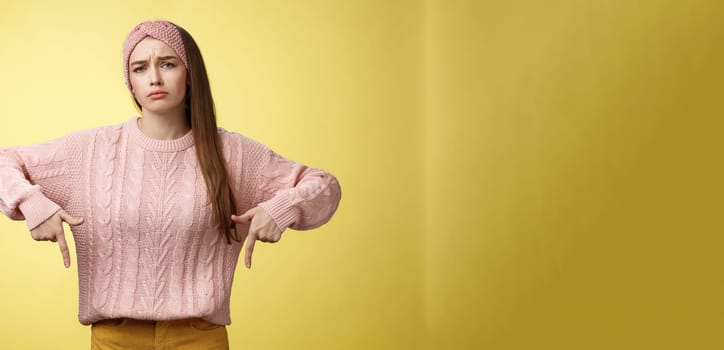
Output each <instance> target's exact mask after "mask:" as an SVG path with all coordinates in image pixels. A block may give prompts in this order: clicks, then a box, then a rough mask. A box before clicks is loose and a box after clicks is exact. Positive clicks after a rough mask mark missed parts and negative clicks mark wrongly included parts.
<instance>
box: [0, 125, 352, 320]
mask: <svg viewBox="0 0 724 350" xmlns="http://www.w3.org/2000/svg"><path fill="white" fill-rule="evenodd" d="M219 136H220V142H221V146H222V147H221V148H222V152H223V155H224V159H225V160H226V162H227V167H228V171H229V175H230V184H231V186H232V188H233V190H234V196H235V198H236V206H237V213H238V214H242V213H244V212H246V211H247V210H249V209H251V208H252V207H255V206H260V207H262V208H264V209H265V210H266V211H267V212H268V213H269V215H270V216H271V217H272V219H273V220H274V221H275V222H276V223H277V225H278V226H279V227H280V228H281V229H282V230H284V229H286V228H287V227H290V228H293V229H298V230H306V229H311V228H315V227H318V226H320V225H322V224H324V223H326V222H327V221H328V220H329V219H330V218H331V217H332V215H333V214H334V212H335V211H336V210H337V206H338V204H339V201H340V198H341V190H340V187H339V183H338V182H337V179H336V178H335V177H334V176H333V175H331V174H330V173H328V172H326V171H324V170H321V169H315V168H310V167H307V166H305V165H302V164H299V163H295V162H293V161H291V160H289V159H286V158H283V157H282V156H280V155H278V154H276V153H275V152H273V151H271V150H270V149H269V148H267V147H266V146H264V145H262V144H261V143H258V142H256V141H254V140H251V139H249V138H247V137H245V136H243V135H240V134H238V133H233V132H228V131H226V130H224V129H222V128H219ZM61 207H62V208H63V209H65V210H66V211H67V212H68V213H69V214H70V215H73V216H76V217H83V218H85V222H84V223H83V224H82V225H79V226H74V227H71V230H72V232H73V238H74V240H75V243H76V254H77V259H76V261H77V266H78V283H79V311H78V318H79V321H80V322H81V323H82V324H85V325H88V324H91V323H93V322H95V321H98V320H101V319H106V318H115V317H132V318H138V319H155V320H170V319H179V318H187V317H201V318H204V319H206V320H208V321H210V322H213V323H216V324H224V325H228V324H230V323H231V318H230V315H229V302H230V295H231V284H232V281H233V279H234V271H235V270H236V264H237V262H238V259H239V255H240V251H241V248H242V247H241V244H240V243H238V242H233V243H232V244H231V245H228V244H226V239H225V238H224V236H223V231H222V230H221V228H220V226H219V225H218V224H217V223H216V222H214V220H213V212H212V207H211V205H210V204H209V203H207V195H206V185H205V182H204V178H203V176H202V175H201V172H200V170H199V168H198V163H197V159H196V149H195V147H194V145H193V136H192V134H191V132H189V133H187V134H186V135H184V136H183V137H181V138H178V139H175V140H156V139H151V138H149V137H147V136H146V135H145V134H143V133H142V132H141V131H140V130H139V129H138V125H137V118H136V117H133V118H131V119H129V120H128V121H127V122H125V123H123V124H120V125H115V126H107V127H101V128H96V129H90V130H84V131H79V132H75V133H71V134H69V135H67V136H65V137H62V138H59V139H56V140H53V141H50V142H46V143H41V144H35V145H28V146H19V147H11V148H3V149H0V210H2V212H3V213H4V214H5V215H7V216H8V217H10V218H11V219H14V220H26V221H27V224H28V229H32V228H34V227H36V226H37V225H39V224H41V223H42V222H44V221H45V220H46V219H47V218H48V217H50V216H52V215H53V213H55V212H56V211H57V210H58V209H60V208H61ZM236 229H237V230H240V232H239V233H240V234H246V232H247V231H248V229H249V225H248V224H244V225H238V226H237V228H236Z"/></svg>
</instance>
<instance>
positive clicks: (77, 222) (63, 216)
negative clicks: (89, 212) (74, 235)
mask: <svg viewBox="0 0 724 350" xmlns="http://www.w3.org/2000/svg"><path fill="white" fill-rule="evenodd" d="M60 218H61V219H63V221H65V222H67V223H68V225H71V226H77V225H80V224H82V223H83V218H76V217H72V216H70V215H68V213H66V212H65V210H61V211H60Z"/></svg>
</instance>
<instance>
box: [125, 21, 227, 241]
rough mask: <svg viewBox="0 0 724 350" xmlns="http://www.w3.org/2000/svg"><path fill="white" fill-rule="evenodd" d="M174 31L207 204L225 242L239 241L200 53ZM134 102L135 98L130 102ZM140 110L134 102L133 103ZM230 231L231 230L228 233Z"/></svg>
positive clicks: (186, 36) (189, 39)
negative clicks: (182, 50) (180, 42)
mask: <svg viewBox="0 0 724 350" xmlns="http://www.w3.org/2000/svg"><path fill="white" fill-rule="evenodd" d="M171 24H173V25H174V26H176V28H177V29H178V31H179V33H180V34H181V39H182V40H183V43H184V48H185V49H186V60H187V63H188V71H187V79H188V81H189V86H188V89H187V92H186V100H185V104H186V122H187V123H188V124H189V125H190V126H191V132H192V134H193V136H194V144H195V146H196V158H197V159H198V162H199V167H201V174H202V175H203V176H204V181H205V182H206V190H207V194H208V197H209V201H210V202H211V205H212V208H213V212H214V216H215V219H216V220H217V222H218V223H219V225H220V226H221V227H223V228H224V235H225V236H226V242H227V243H228V244H231V240H232V239H233V240H234V241H237V242H241V238H240V237H239V236H238V233H237V231H236V230H235V229H234V228H235V225H234V222H233V221H231V214H233V213H235V212H236V204H235V200H234V193H233V192H232V190H231V186H230V185H229V173H228V172H227V170H226V163H225V161H224V157H223V154H222V151H221V145H220V141H219V134H218V129H217V126H216V112H215V110H214V99H213V98H212V97H211V87H210V86H209V78H208V75H206V66H205V65H204V59H203V57H201V50H199V47H198V46H197V45H196V41H195V40H194V38H193V37H191V34H189V33H188V32H187V31H186V30H185V29H183V28H182V27H181V26H179V25H177V24H174V23H171ZM134 100H135V99H134ZM135 102H136V105H137V106H138V108H139V109H140V108H141V106H140V104H139V103H138V101H135ZM232 230H233V231H234V232H233V234H232Z"/></svg>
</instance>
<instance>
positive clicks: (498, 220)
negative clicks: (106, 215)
mask: <svg viewBox="0 0 724 350" xmlns="http://www.w3.org/2000/svg"><path fill="white" fill-rule="evenodd" d="M723 15H724V5H720V4H719V2H714V1H687V2H683V1H653V0H651V1H637V2H632V1H623V0H621V1H585V2H584V1H572V0H566V1H563V0H561V1H546V2H541V1H523V0H520V1H461V0H449V1H442V0H427V1H424V0H419V1H413V0H400V1H379V0H372V1H321V0H318V1H281V0H279V1H264V2H252V1H241V2H237V3H236V4H234V5H229V4H226V3H225V2H221V1H204V2H202V3H199V2H197V1H175V2H167V3H158V2H141V1H131V2H128V4H98V3H97V2H91V1H69V2H65V3H63V4H57V3H56V2H51V1H47V2H40V1H36V2H24V1H4V2H2V3H0V39H1V40H0V42H2V45H0V77H2V84H0V102H1V103H2V117H1V118H2V119H0V120H1V121H2V124H1V125H2V127H0V146H2V147H7V146H13V145H19V144H27V143H35V142H41V141H44V140H48V139H50V138H54V137H58V136H60V135H63V134H65V133H67V132H70V131H73V130H79V129H86V128H91V127H97V126H101V125H108V124H116V123H121V122H123V121H125V120H126V119H127V118H130V117H131V116H132V115H134V114H136V111H135V110H134V109H133V105H132V103H131V100H130V98H129V97H128V92H127V91H126V89H125V86H124V85H123V78H122V71H121V45H122V41H123V39H124V37H125V35H126V34H127V32H128V31H129V30H130V29H131V28H132V27H133V25H135V24H136V23H138V22H140V21H141V20H145V19H155V18H165V19H169V20H171V21H174V22H176V23H178V24H180V25H181V26H183V27H184V28H186V29H187V30H188V31H189V32H190V33H191V34H192V35H193V36H194V37H195V39H196V40H197V42H198V43H199V46H200V47H201V50H202V52H203V54H204V58H205V60H206V64H207V69H208V71H209V74H210V79H211V82H212V89H213V92H214V97H215V101H216V106H217V112H218V116H219V121H220V124H221V125H222V126H224V127H225V128H227V129H229V130H234V131H238V132H241V133H243V134H245V135H247V136H249V137H252V138H254V139H257V140H259V141H261V142H263V143H265V144H267V145H268V146H270V147H272V148H273V149H275V150H276V151H278V152H279V153H281V154H283V155H285V156H287V157H289V158H292V159H294V160H297V161H299V162H302V163H305V164H309V165H313V166H316V167H320V168H324V169H327V170H329V171H331V172H332V173H334V174H335V175H336V176H337V177H338V178H339V180H340V183H341V184H342V190H343V196H342V203H341V205H340V207H339V211H338V213H337V215H336V216H335V217H334V218H333V219H332V221H330V223H329V224H327V225H325V226H323V227H322V228H319V229H317V230H314V231H309V232H297V231H291V230H290V231H287V232H286V233H285V235H284V236H283V239H282V240H281V241H280V242H279V243H276V244H273V245H271V244H269V245H267V244H259V245H257V248H256V252H255V259H254V266H253V268H252V270H250V271H247V270H245V269H243V268H239V269H238V270H237V275H236V279H235V285H234V288H233V296H232V305H231V306H232V311H231V312H232V321H233V323H232V325H231V326H230V327H229V328H228V330H229V335H230V341H231V345H232V348H252V349H401V348H406V349H418V348H421V349H443V348H444V349H474V348H475V349H477V348H487V349H612V348H616V349H642V348H652V349H654V348H655V349H665V348H669V349H685V348H686V349H694V348H695V349H713V348H719V347H722V346H723V345H724V341H722V340H721V337H719V336H718V334H717V332H718V331H719V330H720V329H721V326H722V325H724V303H722V301H721V296H722V295H724V278H723V277H722V272H721V266H722V262H724V261H723V260H724V259H722V258H721V257H720V256H721V254H720V253H719V251H720V250H721V247H722V243H724V239H722V238H721V233H722V232H724V230H722V228H723V227H722V226H723V225H722V223H721V219H719V218H718V217H717V214H719V213H720V212H721V211H722V209H724V205H722V199H721V198H723V197H724V196H723V195H724V191H723V188H722V185H721V184H720V180H721V179H722V175H724V174H723V173H724V171H723V170H724V167H723V166H722V163H721V155H722V149H724V147H723V146H724V142H723V141H721V140H720V138H721V134H722V131H723V130H724V128H722V126H724V123H723V122H722V120H721V114H722V111H723V110H724V108H723V107H722V105H721V102H720V101H719V100H722V98H721V95H722V92H724V90H723V89H722V84H721V82H722V81H724V80H723V79H722V78H723V75H724V74H723V73H724V69H722V64H721V62H723V60H722V58H724V57H723V56H724V51H723V50H722V45H721V43H722V39H724V30H722V29H721V22H722V19H724V16H723ZM67 237H68V238H70V233H69V231H67ZM71 248H72V249H71V251H72V253H73V254H74V253H75V250H74V249H73V247H71ZM75 263H76V262H75V259H74V255H73V265H72V268H71V269H70V270H64V269H63V267H62V259H61V256H60V253H59V251H58V248H57V244H53V243H49V242H35V241H33V240H32V239H31V238H30V237H29V233H28V232H27V230H26V227H25V224H24V222H13V221H10V220H7V219H2V220H0V266H2V268H1V269H0V271H2V278H3V281H4V288H2V289H0V308H1V309H2V310H3V311H4V312H3V315H4V317H2V318H0V327H2V328H1V329H2V333H3V336H2V339H3V344H4V345H3V348H8V349H15V348H29V349H41V348H42V349H45V348H56V349H58V348H60V349H78V348H88V342H89V337H90V330H89V328H88V327H83V326H81V325H80V324H79V323H78V321H77V276H76V272H75V266H76V265H75Z"/></svg>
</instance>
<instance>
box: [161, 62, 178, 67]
mask: <svg viewBox="0 0 724 350" xmlns="http://www.w3.org/2000/svg"><path fill="white" fill-rule="evenodd" d="M164 65H168V67H169V68H173V67H176V65H175V64H173V63H171V62H165V63H164V64H162V65H161V66H164Z"/></svg>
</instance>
